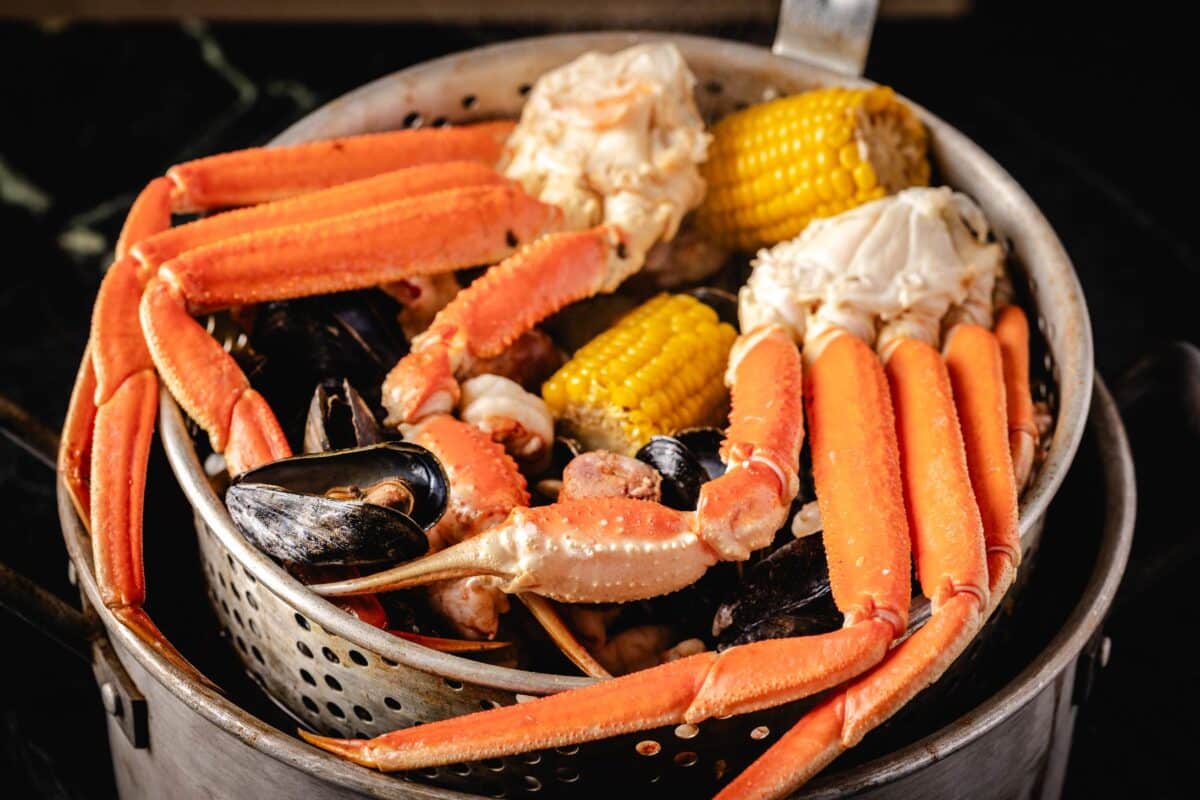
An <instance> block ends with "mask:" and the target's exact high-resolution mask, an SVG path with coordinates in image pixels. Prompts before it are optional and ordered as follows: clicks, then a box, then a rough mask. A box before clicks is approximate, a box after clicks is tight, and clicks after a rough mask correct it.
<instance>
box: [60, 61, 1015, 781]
mask: <svg viewBox="0 0 1200 800" xmlns="http://www.w3.org/2000/svg"><path fill="white" fill-rule="evenodd" d="M694 83H695V81H694V78H693V77H692V74H691V72H690V71H689V69H688V67H687V65H686V63H684V60H683V58H682V56H681V55H680V53H679V52H678V50H676V49H675V47H673V46H672V45H670V44H664V43H655V44H646V45H639V46H636V47H633V48H630V49H628V50H625V51H622V52H619V53H616V54H600V53H590V54H587V55H584V56H582V57H580V58H578V59H576V60H575V61H573V62H571V63H569V64H567V65H565V66H563V67H561V68H559V69H556V70H554V71H552V72H549V73H547V74H545V75H544V76H542V77H541V78H540V79H539V80H538V81H537V83H536V84H535V85H534V86H533V88H532V90H531V91H530V93H529V95H528V98H527V101H526V103H525V107H524V110H523V112H522V115H521V118H520V120H519V121H518V122H516V123H513V122H508V121H490V122H479V123H474V124H467V125H461V126H448V127H437V128H424V129H408V130H402V131H396V132H391V133H380V134H370V135H363V136H357V137H351V138H345V139H337V140H329V141H324V142H316V143H312V144H305V145H296V146H291V147H281V148H272V149H253V150H245V151H240V152H235V153H229V154H224V155H218V156H212V157H209V158H204V159H200V160H198V161H193V162H188V163H186V164H181V165H178V166H175V167H172V168H171V169H170V170H169V171H168V172H167V175H166V176H165V177H161V178H157V179H155V180H154V181H152V182H151V183H150V184H148V185H147V187H146V188H145V189H144V190H143V191H142V193H141V194H140V195H139V196H138V198H137V200H136V202H135V203H134V206H133V208H132V209H131V211H130V214H129V217H128V219H127V220H126V222H125V226H124V229H123V230H122V233H121V237H120V240H119V241H118V243H117V253H116V260H115V262H114V263H113V265H112V267H111V268H110V270H109V271H108V273H107V274H106V276H105V279H104V281H103V284H102V285H101V288H100V291H99V294H98V296H97V300H96V306H95V309H94V312H93V320H92V329H91V337H90V341H89V343H88V346H87V350H86V351H85V354H84V359H83V363H82V365H81V368H80V372H79V377H78V379H77V382H76V387H75V391H74V393H73V394H72V399H71V406H70V411H69V414H68V419H67V423H66V426H65V430H64V437H63V444H62V450H61V453H60V470H61V472H62V474H63V477H64V480H65V481H66V483H67V485H68V487H69V489H70V492H71V495H72V498H73V500H74V502H75V504H76V506H77V508H78V509H79V512H80V516H81V518H82V519H84V520H85V521H87V522H88V526H89V530H90V533H91V537H92V543H93V552H94V559H95V565H96V572H97V579H98V583H99V585H100V587H101V591H102V593H103V597H104V601H105V603H106V604H107V605H108V606H109V608H110V609H112V611H113V612H114V614H115V615H116V616H117V617H118V618H119V619H120V620H121V621H122V622H123V623H124V624H126V625H128V626H129V627H130V628H131V629H133V630H134V631H135V632H136V633H137V634H138V635H139V636H141V637H142V638H144V639H145V640H147V641H148V642H151V643H152V644H153V645H154V646H155V647H156V648H158V649H159V651H160V652H162V653H163V654H164V655H166V656H168V657H169V658H171V659H172V660H173V661H174V662H175V663H176V664H177V665H178V666H180V667H181V668H183V669H191V667H190V666H189V665H188V664H187V662H186V660H185V659H184V658H183V656H182V655H180V654H179V653H177V652H176V651H175V650H174V648H173V647H172V646H171V644H170V643H169V642H168V641H167V640H166V638H165V637H164V636H163V635H162V634H161V633H160V632H159V631H158V629H157V628H156V627H155V625H154V623H153V621H152V620H151V619H150V618H149V616H148V615H147V614H146V613H145V611H144V610H143V609H142V605H143V602H144V600H145V592H146V587H145V578H144V575H143V571H142V554H141V537H142V530H141V522H142V521H141V516H142V493H143V488H144V484H145V472H146V463H147V457H148V451H149V446H150V441H151V437H152V434H153V429H154V423H155V412H156V402H157V393H158V381H159V378H161V379H162V381H163V383H164V384H165V386H166V388H167V390H168V391H169V392H170V393H171V394H172V395H173V396H174V397H175V399H176V400H177V401H178V402H179V404H180V405H181V406H182V407H183V408H184V410H186V412H187V413H188V415H189V416H190V417H191V419H192V420H194V422H195V423H196V424H197V425H198V426H199V427H200V428H201V429H202V430H203V431H204V432H206V433H207V434H208V441H209V443H210V444H211V447H212V450H213V451H214V453H217V454H221V455H222V456H223V460H224V465H225V467H226V468H227V471H228V475H229V477H230V483H229V488H228V490H227V492H226V495H225V498H226V504H227V506H228V508H229V510H230V513H231V515H232V517H233V519H234V520H235V522H236V523H237V525H238V527H239V529H240V530H241V531H242V533H243V534H244V535H245V536H246V538H247V539H248V540H249V541H250V542H252V543H253V544H254V545H256V546H257V547H259V548H260V549H261V550H263V551H264V552H265V553H267V554H269V555H271V556H273V557H274V558H276V559H278V560H279V561H280V562H281V563H282V564H283V565H284V566H285V567H286V568H287V569H289V570H290V571H291V572H292V574H293V575H295V576H296V577H297V578H299V579H300V580H302V581H303V582H305V583H308V584H309V585H310V586H311V588H312V590H313V591H315V592H317V593H319V594H321V595H325V596H327V597H329V598H330V599H331V600H332V601H333V602H335V603H337V604H338V605H339V606H341V607H342V608H343V609H345V610H346V611H347V612H349V613H352V614H354V615H356V616H358V617H359V618H360V619H362V620H363V621H365V622H368V623H370V624H373V625H376V626H378V627H380V628H385V629H388V630H390V631H393V632H394V633H395V634H396V635H399V636H403V637H405V638H409V639H411V640H413V641H415V642H417V643H419V644H423V645H425V646H429V647H434V648H437V649H442V650H447V651H454V652H466V653H476V654H479V657H500V656H497V655H496V654H498V653H503V652H505V651H513V650H515V651H516V652H517V654H518V655H517V656H515V658H517V659H518V660H519V659H520V658H521V657H522V655H521V653H522V651H523V648H524V647H525V645H526V644H527V640H528V641H535V640H537V639H540V640H542V641H549V642H553V644H554V645H555V646H556V648H557V649H558V650H559V651H560V652H561V653H562V654H564V655H565V656H566V657H567V658H568V659H570V661H571V662H573V663H574V664H575V665H576V666H577V667H578V668H579V669H580V670H582V671H583V672H585V673H586V674H589V675H593V676H596V677H602V678H609V679H606V680H602V681H599V682H597V683H595V684H593V685H590V686H587V687H585V688H581V689H576V690H573V691H569V692H564V693H562V694H558V695H553V696H551V697H547V698H542V699H536V700H531V701H529V702H523V703H520V704H518V705H513V706H506V707H502V708H496V709H493V710H489V711H483V712H479V713H476V714H471V715H466V716H462V717H458V718H453V719H449V720H444V721H441V722H434V723H430V724H425V725H421V726H419V727H413V728H408V729H404V730H399V731H395V732H392V733H388V734H385V735H382V736H379V737H377V738H374V739H369V740H364V739H350V740H344V739H335V738H327V737H323V736H317V735H314V734H311V733H309V732H307V731H301V735H302V736H304V738H305V739H307V740H308V741H309V742H311V743H313V744H315V745H317V746H319V747H322V748H324V749H326V750H329V751H331V752H334V753H337V754H340V755H342V756H344V757H346V758H348V759H351V760H353V761H356V762H358V763H361V764H364V765H368V766H372V767H375V768H378V769H381V770H387V771H405V770H415V769H419V768H423V767H429V766H433V765H441V764H449V763H457V762H463V761H472V760H479V759H488V758H495V757H499V756H504V755H509V754H514V753H522V752H525V751H529V750H535V749H541V748H547V747H559V746H566V745H571V744H576V743H580V742H585V741H591V740H596V739H601V738H605V737H608V736H613V735H617V734H621V733H627V732H632V731H640V730H646V729H650V728H654V727H658V726H662V725H668V724H695V723H698V722H700V721H702V720H705V719H708V718H710V717H717V716H726V715H731V714H742V713H747V712H751V711H755V710H758V709H763V708H767V707H771V706H775V705H779V704H783V703H788V702H791V701H794V700H798V699H800V698H804V697H809V696H815V695H821V699H820V701H819V702H818V703H817V705H816V706H814V707H813V709H812V710H811V711H809V712H808V713H807V714H806V715H805V716H804V717H803V718H802V719H801V721H800V722H799V723H798V725H796V726H795V727H794V728H793V729H792V730H791V731H789V732H787V733H784V734H783V735H781V736H780V737H779V738H778V740H777V741H776V742H775V744H774V745H773V746H772V747H771V748H770V749H769V750H767V751H766V753H765V754H764V755H763V756H762V757H761V758H760V759H759V760H758V761H756V762H755V763H754V764H753V765H752V766H750V767H749V768H748V769H747V770H746V771H744V772H743V773H741V774H740V775H738V776H734V777H733V778H732V780H730V781H729V782H728V783H726V785H725V786H724V788H723V789H722V792H721V795H722V796H729V797H775V796H780V795H783V794H786V793H787V792H789V791H790V790H791V789H793V788H795V787H796V786H798V785H800V784H802V783H803V782H804V781H806V780H807V779H808V778H810V777H811V776H812V775H814V774H815V773H817V772H818V771H819V770H821V769H822V768H823V767H824V766H825V765H827V764H828V763H829V762H830V761H832V760H833V759H834V758H836V757H837V755H838V754H840V753H841V752H843V751H844V750H846V749H847V748H849V747H852V746H853V745H855V744H856V743H857V742H858V741H859V740H860V739H861V738H862V737H863V736H864V735H865V734H866V733H867V732H868V731H870V730H871V729H872V728H874V727H876V726H877V725H879V724H880V723H881V722H883V721H884V720H885V719H887V718H888V717H889V716H891V715H892V714H893V713H895V712H896V711H897V710H898V709H899V708H900V707H901V706H903V705H904V704H905V703H906V702H907V701H908V700H909V699H911V698H912V697H913V696H914V695H915V694H916V693H917V692H919V691H920V690H921V689H923V688H925V687H926V686H928V685H929V684H930V683H932V682H933V681H935V680H937V679H938V677H939V676H940V675H941V674H942V673H943V672H944V671H945V670H946V668H947V667H949V665H950V664H951V662H953V660H954V659H955V658H956V657H957V656H958V655H959V654H960V653H961V652H962V651H963V649H964V648H965V647H966V646H967V644H968V643H969V642H970V641H971V639H972V637H973V636H974V635H975V633H976V632H977V631H978V630H979V629H980V628H981V626H982V625H983V623H984V622H985V621H986V620H987V618H988V617H989V616H990V614H991V613H992V612H993V611H994V610H995V609H996V607H997V605H998V603H999V602H1000V600H1001V598H1002V597H1003V596H1004V594H1005V591H1006V590H1007V589H1008V587H1009V586H1010V584H1011V583H1012V581H1013V579H1014V576H1015V573H1016V570H1017V568H1018V565H1019V561H1020V557H1021V547H1020V541H1019V536H1018V509H1017V497H1018V494H1019V491H1020V489H1021V488H1022V487H1023V486H1024V484H1025V483H1026V482H1027V480H1028V478H1029V476H1030V474H1031V471H1032V468H1033V464H1034V460H1035V454H1036V451H1037V445H1038V440H1039V430H1038V426H1037V425H1035V422H1034V405H1033V401H1032V397H1031V394H1030V380H1029V331H1028V326H1027V323H1026V318H1025V314H1024V313H1023V312H1022V310H1021V309H1020V308H1019V307H1018V306H1017V305H1016V304H1014V303H1012V302H1011V299H1012V296H1013V290H1012V285H1011V282H1010V280H1009V279H1008V277H1007V275H1006V254H1005V252H1004V249H1003V247H1002V246H1001V245H1000V244H999V243H997V242H996V241H994V238H993V237H992V235H991V232H990V229H989V224H988V221H987V219H985V217H984V214H983V212H982V211H981V210H980V208H979V207H978V206H977V205H976V204H975V202H974V201H973V200H972V199H971V198H969V197H967V196H965V195H963V194H960V193H958V192H955V191H953V190H952V189H950V188H948V187H936V188H931V187H929V186H928V185H927V184H929V182H930V180H931V178H932V177H933V176H931V171H930V165H929V161H928V155H927V143H926V134H925V131H924V129H923V128H922V126H921V123H920V121H919V119H918V118H917V116H916V115H915V113H914V112H913V111H912V110H911V109H910V108H909V107H908V106H907V105H906V104H905V103H904V102H903V101H902V100H900V99H899V98H897V97H896V96H895V94H894V93H893V92H891V91H890V90H889V89H886V88H883V87H867V88H838V87H829V88H822V89H816V90H812V91H808V92H803V93H800V94H796V95H791V96H786V97H781V98H777V99H773V100H770V101H766V102H763V103H761V104H759V105H754V106H750V107H749V108H746V109H744V110H741V111H738V112H735V113H733V114H731V115H729V116H727V117H725V118H723V119H721V120H719V121H717V122H716V123H715V124H714V125H713V126H712V127H711V129H709V128H706V126H705V124H704V120H703V119H702V117H701V115H700V113H699V112H698V110H697V107H696V104H695V101H694V99H693V96H692V92H693V85H694ZM208 212H219V213H208ZM193 213H198V214H200V216H198V217H197V218H195V219H193V220H191V221H188V222H186V223H185V224H181V225H178V226H176V227H171V223H172V217H173V215H177V214H193ZM755 248H762V249H759V250H758V252H757V254H756V255H754V256H753V257H752V259H751V260H750V261H749V262H747V261H746V259H745V257H744V256H743V255H739V254H744V253H747V252H748V251H751V250H754V249H755ZM479 268H484V270H483V271H482V272H481V271H480V270H479ZM730 289H732V290H735V291H736V297H734V296H733V295H731V294H729V292H728V291H727V290H730ZM198 318H200V319H198ZM206 325H207V326H208V328H207V329H206ZM222 326H233V328H234V329H235V330H237V331H238V332H239V333H238V335H235V336H232V337H225V344H223V342H222V341H221V339H222V337H221V336H220V331H221V329H222ZM268 400H270V403H268ZM273 408H274V410H273ZM276 412H279V415H278V416H277V414H276ZM806 430H807V432H808V434H809V441H808V447H807V448H804V446H803V445H804V439H805V431H806ZM294 448H295V449H300V450H303V451H304V454H303V455H299V456H293V449H294ZM810 489H811V490H812V493H815V498H816V499H815V503H814V502H805V501H806V500H809V501H811V498H812V494H811V493H810ZM747 561H753V562H754V566H753V567H748V568H747V569H745V570H744V572H743V571H740V570H734V572H733V573H730V571H729V570H727V569H725V568H726V567H728V566H729V564H730V563H731V562H747ZM785 564H786V565H787V566H786V568H785V567H784V565H785ZM795 565H802V566H800V567H797V566H795ZM776 568H778V569H776ZM914 568H915V576H916V579H917V582H918V583H919V591H920V594H923V595H924V596H925V597H927V598H929V600H930V602H931V607H932V615H931V617H930V619H929V620H928V621H927V622H926V623H925V624H924V626H922V627H921V628H919V629H918V630H916V632H914V633H911V635H909V629H908V617H909V610H910V603H911V601H912V597H913V579H912V576H913V575H914ZM717 574H724V575H726V576H730V575H731V574H732V581H733V583H734V584H735V586H734V587H733V589H732V595H729V596H726V597H724V602H722V603H720V604H719V607H715V608H713V609H711V610H710V611H709V613H708V616H707V617H706V618H705V619H702V620H699V621H697V620H692V621H690V622H687V621H680V620H678V619H675V618H674V617H677V616H679V615H682V614H683V612H682V611H681V610H680V609H682V608H683V607H684V605H685V604H681V603H675V604H674V605H672V604H671V603H668V602H666V600H667V599H668V598H670V597H673V596H678V595H679V594H680V593H686V592H696V591H698V590H697V589H696V587H700V586H704V585H706V584H705V582H706V581H710V582H711V581H712V578H711V576H713V575H717ZM772 575H780V576H791V577H794V578H795V580H794V581H792V580H789V585H786V586H783V585H778V583H777V582H774V581H772V580H771V576H772ZM776 594H777V595H778V596H779V597H785V596H786V597H787V598H789V600H788V604H783V603H778V604H773V603H772V602H770V601H767V602H764V601H763V597H764V596H766V595H776ZM510 596H516V597H517V598H518V599H519V600H520V601H521V602H520V603H519V604H513V603H510V601H509V597H510ZM783 605H787V610H788V614H786V615H782V616H781V615H780V614H779V613H776V612H778V611H779V609H780V608H781V607H782V606H783ZM764 606H767V607H770V608H764ZM522 609H523V610H522ZM517 614H523V615H525V618H526V619H528V620H530V621H535V622H536V625H526V626H524V627H523V628H522V627H521V626H518V625H512V624H509V622H508V620H509V618H510V617H512V616H514V615H517ZM702 616H703V615H702ZM399 617H403V619H399ZM783 617H786V621H784V620H783ZM418 618H420V619H423V620H425V621H424V622H421V621H414V620H418ZM631 619H632V620H633V621H632V622H630V620H631ZM430 620H432V621H430ZM710 620H711V623H712V625H711V629H707V628H708V623H709V621H710ZM697 622H699V629H697V628H696V623H697ZM689 625H690V626H691V627H689ZM905 637H907V638H905ZM611 675H618V677H610V676H611Z"/></svg>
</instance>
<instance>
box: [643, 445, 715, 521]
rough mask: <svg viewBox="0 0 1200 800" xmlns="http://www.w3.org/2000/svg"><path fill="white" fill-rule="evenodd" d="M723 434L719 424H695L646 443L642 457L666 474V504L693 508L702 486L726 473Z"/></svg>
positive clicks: (664, 484)
mask: <svg viewBox="0 0 1200 800" xmlns="http://www.w3.org/2000/svg"><path fill="white" fill-rule="evenodd" d="M721 438H722V434H721V432H720V431H719V430H717V429H715V428H692V429H690V430H687V431H681V432H680V433H679V434H678V435H676V436H655V437H653V438H652V439H651V440H650V441H648V442H646V444H644V445H642V448H641V449H640V450H638V451H637V458H638V460H640V461H644V462H646V463H647V464H649V465H651V466H652V467H654V468H655V469H657V470H658V471H659V472H660V473H661V474H662V476H663V482H662V503H663V505H666V506H670V507H671V508H677V509H680V510H683V511H690V510H691V509H694V508H695V507H696V503H697V502H698V501H699V499H700V487H701V486H702V485H704V484H705V483H707V482H708V481H710V480H712V479H713V478H717V477H720V476H721V475H723V474H725V465H724V464H723V463H721V458H720V455H719V453H720V449H721Z"/></svg>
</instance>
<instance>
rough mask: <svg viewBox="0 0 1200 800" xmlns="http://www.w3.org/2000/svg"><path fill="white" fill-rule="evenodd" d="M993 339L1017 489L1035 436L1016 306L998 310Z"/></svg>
mask: <svg viewBox="0 0 1200 800" xmlns="http://www.w3.org/2000/svg"><path fill="white" fill-rule="evenodd" d="M996 340H997V341H999V342H1000V355H1001V359H1002V361H1003V364H1004V391H1005V397H1006V407H1007V408H1008V441H1009V448H1010V449H1011V450H1012V461H1013V471H1014V472H1015V473H1016V476H1017V490H1018V491H1019V490H1020V489H1021V487H1023V486H1024V485H1025V482H1026V481H1027V480H1028V479H1029V474H1030V472H1031V471H1032V470H1033V452H1034V449H1035V448H1036V446H1037V436H1038V433H1037V426H1036V425H1034V423H1033V396H1032V395H1031V394H1030V392H1029V323H1028V321H1026V319H1025V312H1024V311H1022V310H1021V307H1020V306H1016V305H1011V306H1007V307H1005V308H1004V310H1003V311H1001V312H1000V314H999V316H998V317H997V319H996Z"/></svg>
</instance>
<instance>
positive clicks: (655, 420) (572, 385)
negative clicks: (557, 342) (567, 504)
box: [542, 294, 737, 453]
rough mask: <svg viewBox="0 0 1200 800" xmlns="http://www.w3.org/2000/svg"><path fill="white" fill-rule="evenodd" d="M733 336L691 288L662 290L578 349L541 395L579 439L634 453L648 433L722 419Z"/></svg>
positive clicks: (565, 427) (717, 422)
mask: <svg viewBox="0 0 1200 800" xmlns="http://www.w3.org/2000/svg"><path fill="white" fill-rule="evenodd" d="M736 338H737V332H736V331H735V330H734V329H733V328H732V327H731V326H730V325H727V324H725V323H723V322H721V321H720V320H719V318H718V317H717V313H716V312H715V311H714V310H713V309H712V308H710V307H709V306H707V305H705V304H704V303H702V302H700V301H699V300H697V299H696V298H694V297H692V296H691V295H668V294H660V295H657V296H656V297H654V298H653V299H651V300H649V301H647V302H646V303H643V304H642V305H641V306H639V307H638V308H636V309H634V310H633V311H631V312H630V313H629V314H626V315H625V316H624V317H623V318H622V319H621V320H620V321H619V322H617V324H616V325H614V326H613V327H612V328H610V329H608V330H607V331H605V332H604V333H601V334H600V335H599V336H597V337H596V338H595V339H593V340H592V341H590V342H588V343H587V344H586V345H584V346H583V347H581V348H580V349H579V350H578V351H576V353H575V356H574V357H573V358H572V359H571V360H570V361H568V362H567V363H566V364H565V365H563V367H562V368H561V369H560V370H559V371H558V372H556V373H555V374H554V375H553V376H551V378H550V379H549V380H548V381H546V382H545V383H544V384H543V385H542V398H543V399H544V400H545V401H546V405H548V406H549V407H550V411H551V413H553V414H554V416H555V417H556V418H557V419H558V420H559V422H560V423H561V426H562V427H563V429H564V432H565V433H567V434H568V435H570V436H574V437H576V438H577V439H579V440H580V441H581V442H582V443H583V445H584V446H585V447H588V448H593V449H597V448H602V449H606V450H614V451H616V452H621V453H633V452H636V450H637V449H638V448H639V447H641V446H642V445H643V444H645V443H646V442H647V441H648V440H649V438H650V437H651V436H653V435H656V434H660V433H668V434H669V433H674V432H675V431H677V430H680V429H681V428H690V427H695V426H698V425H714V424H719V423H720V422H721V421H722V418H723V416H724V414H725V413H726V411H727V410H728V403H729V396H728V393H727V392H726V390H725V386H724V383H723V378H724V373H725V368H726V365H727V364H728V361H729V350H730V348H731V347H732V346H733V342H734V339H736Z"/></svg>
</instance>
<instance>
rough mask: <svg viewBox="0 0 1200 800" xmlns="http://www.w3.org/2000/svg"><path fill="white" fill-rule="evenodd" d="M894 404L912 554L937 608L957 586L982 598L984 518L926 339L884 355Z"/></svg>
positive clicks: (938, 363) (944, 379)
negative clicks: (976, 500) (982, 518)
mask: <svg viewBox="0 0 1200 800" xmlns="http://www.w3.org/2000/svg"><path fill="white" fill-rule="evenodd" d="M887 376H888V383H889V385H890V387H891V394H892V402H893V405H894V407H895V411H896V431H897V435H898V440H899V444H900V460H901V476H902V479H903V483H904V500H905V506H906V508H907V509H908V523H909V530H910V531H911V532H912V546H913V561H914V563H915V565H916V568H917V576H918V578H919V579H920V581H921V588H922V591H923V592H924V594H925V596H926V597H928V598H929V600H930V601H931V602H932V603H933V608H934V610H935V613H936V611H937V609H939V608H940V607H941V605H942V603H944V602H946V601H948V600H949V599H950V598H952V597H954V596H955V595H956V594H958V593H960V592H964V591H965V592H973V593H975V594H976V595H977V596H978V598H979V600H980V605H986V594H987V585H988V580H987V559H986V555H985V553H984V544H983V522H982V521H981V520H980V517H979V507H978V506H977V505H976V503H975V494H974V492H973V491H972V489H971V478H970V475H969V474H968V472H967V457H966V453H965V451H964V449H963V436H962V431H961V429H960V427H959V423H958V414H957V412H956V411H955V407H954V396H953V394H952V393H951V389H950V376H949V374H948V373H947V371H946V365H945V363H944V362H943V361H942V357H941V354H939V353H938V352H937V351H936V350H935V349H933V348H932V347H931V346H929V345H927V344H925V343H924V342H919V341H916V340H914V339H904V340H903V341H902V342H901V343H900V344H899V346H898V347H896V348H895V349H894V350H893V351H892V355H891V358H889V359H888V362H887Z"/></svg>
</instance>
